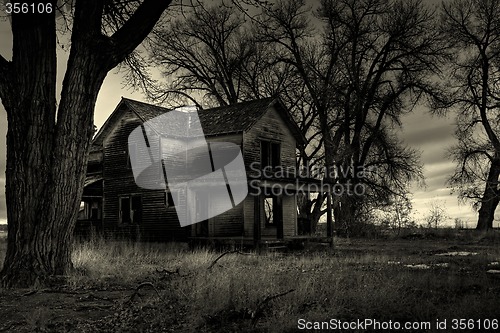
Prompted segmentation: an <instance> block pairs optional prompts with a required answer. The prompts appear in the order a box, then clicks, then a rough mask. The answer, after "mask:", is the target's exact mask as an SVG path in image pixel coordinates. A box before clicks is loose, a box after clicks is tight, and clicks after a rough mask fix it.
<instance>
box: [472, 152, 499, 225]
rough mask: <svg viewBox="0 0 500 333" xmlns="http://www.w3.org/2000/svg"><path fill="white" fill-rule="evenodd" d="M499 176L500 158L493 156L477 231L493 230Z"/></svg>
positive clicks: (497, 200) (497, 199)
mask: <svg viewBox="0 0 500 333" xmlns="http://www.w3.org/2000/svg"><path fill="white" fill-rule="evenodd" d="M499 176H500V158H498V157H497V156H495V158H494V159H493V160H492V162H491V166H490V170H489V172H488V179H487V181H486V187H485V189H484V193H483V198H482V200H481V208H480V209H479V218H478V220H477V226H476V229H477V230H488V229H491V228H493V219H494V217H495V210H496V208H497V206H498V202H499V189H498V177H499Z"/></svg>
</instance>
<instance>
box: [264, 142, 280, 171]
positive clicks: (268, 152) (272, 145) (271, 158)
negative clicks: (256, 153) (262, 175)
mask: <svg viewBox="0 0 500 333" xmlns="http://www.w3.org/2000/svg"><path fill="white" fill-rule="evenodd" d="M280 153H281V145H280V144H279V143H277V142H271V141H261V142H260V165H261V168H265V167H273V168H274V167H277V166H280V165H281V158H280Z"/></svg>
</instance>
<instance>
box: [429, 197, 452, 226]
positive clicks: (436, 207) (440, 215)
mask: <svg viewBox="0 0 500 333" xmlns="http://www.w3.org/2000/svg"><path fill="white" fill-rule="evenodd" d="M448 219H449V216H448V215H447V214H446V211H445V209H444V208H443V205H442V204H439V203H432V204H431V208H430V209H429V213H428V214H427V216H426V217H425V222H426V223H427V228H429V229H431V228H434V229H437V228H438V227H439V226H441V225H442V224H443V223H444V222H445V221H446V220H448Z"/></svg>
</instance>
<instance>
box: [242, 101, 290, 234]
mask: <svg viewBox="0 0 500 333" xmlns="http://www.w3.org/2000/svg"><path fill="white" fill-rule="evenodd" d="M262 140H265V141H271V142H278V143H280V146H281V147H280V148H281V149H280V161H281V166H282V167H283V168H295V166H296V140H295V137H294V136H293V134H292V132H291V131H290V130H289V128H288V126H287V124H286V123H285V121H284V119H283V118H282V117H281V116H280V115H279V113H278V112H277V111H276V109H275V108H274V107H271V108H269V110H268V111H267V112H266V114H265V115H264V116H263V117H262V118H261V119H260V120H259V121H258V122H257V123H256V124H255V125H254V126H253V127H252V128H251V130H249V131H247V132H245V133H244V134H243V158H244V160H245V165H246V168H247V171H248V172H249V173H250V174H251V175H255V174H256V172H254V171H252V169H254V168H252V167H251V165H252V163H254V162H258V163H259V164H260V162H261V161H260V158H261V155H260V149H261V141H262ZM254 165H255V164H254ZM254 199H255V197H252V196H248V197H247V199H245V202H244V216H245V223H244V232H245V236H249V237H251V236H253V228H254V225H253V221H254ZM261 200H262V199H261ZM263 207H264V205H263V204H261V219H260V220H261V234H262V236H263V237H276V234H277V232H276V227H269V226H268V227H266V226H265V218H264V210H263V209H264V208H263ZM282 207H283V236H284V237H289V236H294V235H296V228H297V222H296V221H297V220H296V211H297V205H296V198H295V197H294V196H293V195H292V196H283V198H282Z"/></svg>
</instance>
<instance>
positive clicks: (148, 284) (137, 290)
mask: <svg viewBox="0 0 500 333" xmlns="http://www.w3.org/2000/svg"><path fill="white" fill-rule="evenodd" d="M146 286H150V287H151V288H153V290H154V291H155V292H156V295H158V298H159V299H160V300H161V301H162V302H163V303H165V305H168V304H167V302H166V301H165V300H164V299H163V297H161V295H160V292H159V291H158V289H157V288H156V287H155V285H154V284H153V283H152V282H142V283H140V284H139V285H138V286H137V287H136V288H135V291H134V293H133V294H132V296H130V299H129V300H128V301H127V303H132V302H133V301H134V298H135V297H136V296H137V295H139V290H141V288H143V287H146Z"/></svg>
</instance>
